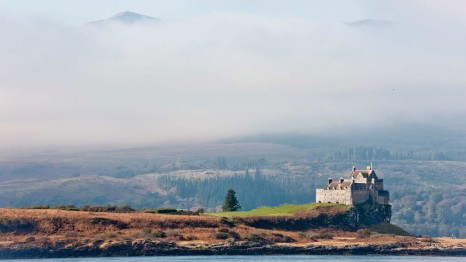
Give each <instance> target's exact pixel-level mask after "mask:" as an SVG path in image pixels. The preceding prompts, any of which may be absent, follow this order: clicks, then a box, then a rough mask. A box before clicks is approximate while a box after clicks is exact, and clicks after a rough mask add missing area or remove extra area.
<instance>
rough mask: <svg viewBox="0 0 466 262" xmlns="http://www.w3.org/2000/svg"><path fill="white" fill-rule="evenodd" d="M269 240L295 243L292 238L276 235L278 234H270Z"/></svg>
mask: <svg viewBox="0 0 466 262" xmlns="http://www.w3.org/2000/svg"><path fill="white" fill-rule="evenodd" d="M271 240H272V241H273V242H282V243H291V242H295V241H296V240H294V239H293V238H292V237H289V236H285V235H282V234H278V233H272V235H271Z"/></svg>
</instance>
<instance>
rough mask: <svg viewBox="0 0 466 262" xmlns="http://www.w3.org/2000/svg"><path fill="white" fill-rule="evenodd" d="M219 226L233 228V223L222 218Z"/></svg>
mask: <svg viewBox="0 0 466 262" xmlns="http://www.w3.org/2000/svg"><path fill="white" fill-rule="evenodd" d="M220 224H222V225H224V226H227V227H230V228H232V227H235V223H234V222H233V221H230V220H228V218H226V217H222V218H221V219H220Z"/></svg>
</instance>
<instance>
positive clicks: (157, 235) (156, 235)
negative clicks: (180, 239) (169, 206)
mask: <svg viewBox="0 0 466 262" xmlns="http://www.w3.org/2000/svg"><path fill="white" fill-rule="evenodd" d="M152 235H153V236H154V237H156V238H166V237H167V234H166V233H165V232H163V231H157V232H154V233H152Z"/></svg>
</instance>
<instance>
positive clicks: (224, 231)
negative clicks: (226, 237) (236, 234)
mask: <svg viewBox="0 0 466 262" xmlns="http://www.w3.org/2000/svg"><path fill="white" fill-rule="evenodd" d="M218 232H223V233H228V232H230V229H228V228H225V227H222V228H219V229H218Z"/></svg>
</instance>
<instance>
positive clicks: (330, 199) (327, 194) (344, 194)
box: [316, 189, 353, 205]
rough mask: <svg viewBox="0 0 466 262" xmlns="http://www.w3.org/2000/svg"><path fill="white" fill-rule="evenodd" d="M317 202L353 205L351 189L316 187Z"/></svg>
mask: <svg viewBox="0 0 466 262" xmlns="http://www.w3.org/2000/svg"><path fill="white" fill-rule="evenodd" d="M316 202H320V203H338V204H345V205H352V204H353V202H352V199H351V190H350V189H345V190H338V189H337V190H328V189H316Z"/></svg>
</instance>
